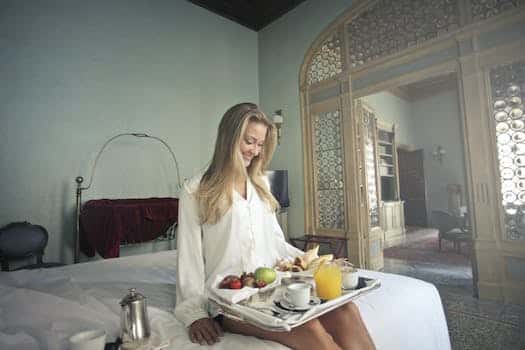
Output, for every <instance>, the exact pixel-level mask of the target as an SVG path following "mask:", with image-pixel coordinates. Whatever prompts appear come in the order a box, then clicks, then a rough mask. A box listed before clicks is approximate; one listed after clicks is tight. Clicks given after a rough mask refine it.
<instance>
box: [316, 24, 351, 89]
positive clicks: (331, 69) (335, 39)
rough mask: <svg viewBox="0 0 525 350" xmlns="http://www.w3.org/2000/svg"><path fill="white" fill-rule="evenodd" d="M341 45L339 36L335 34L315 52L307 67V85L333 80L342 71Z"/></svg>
mask: <svg viewBox="0 0 525 350" xmlns="http://www.w3.org/2000/svg"><path fill="white" fill-rule="evenodd" d="M341 43H342V40H341V35H340V34H339V33H335V34H334V35H332V36H331V37H330V38H328V39H327V40H326V41H325V42H324V43H323V44H322V45H321V47H320V48H319V49H318V50H317V51H316V53H315V54H314V55H313V57H312V61H311V62H310V66H309V67H308V72H307V78H308V80H307V82H308V85H311V84H314V83H318V82H320V81H324V80H327V79H330V78H333V77H334V76H336V75H337V74H339V73H341V72H342V71H343V59H342V55H341V52H342V49H341V45H342V44H341Z"/></svg>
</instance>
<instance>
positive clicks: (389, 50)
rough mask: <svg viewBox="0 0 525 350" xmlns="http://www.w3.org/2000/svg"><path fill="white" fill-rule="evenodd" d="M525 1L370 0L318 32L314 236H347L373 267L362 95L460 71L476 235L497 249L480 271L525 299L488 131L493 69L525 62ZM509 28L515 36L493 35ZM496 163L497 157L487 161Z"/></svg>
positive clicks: (306, 155) (312, 62) (308, 167)
mask: <svg viewBox="0 0 525 350" xmlns="http://www.w3.org/2000/svg"><path fill="white" fill-rule="evenodd" d="M523 5H524V2H523V1H515V0H498V1H496V0H488V1H487V0H396V1H393V0H362V1H357V2H355V3H354V4H352V6H351V7H350V8H349V9H348V10H347V11H345V12H344V13H343V14H342V15H340V16H339V17H338V18H336V19H335V20H334V21H333V22H332V23H331V24H329V25H328V26H327V28H326V29H325V30H324V31H323V32H322V33H320V34H319V36H318V37H317V38H316V39H315V40H314V42H313V43H312V45H311V46H310V48H309V49H308V51H307V52H306V54H305V57H304V60H303V63H302V65H301V68H300V72H299V74H300V75H299V90H300V103H301V106H300V107H301V108H300V110H301V124H302V139H303V145H304V152H303V167H304V174H305V180H304V181H305V183H304V192H305V213H304V218H305V230H306V233H307V234H314V235H331V236H340V237H345V238H347V240H348V252H349V257H350V259H351V260H352V262H353V263H355V264H357V265H358V266H361V267H367V268H374V263H373V261H378V260H375V258H374V256H375V254H379V252H380V254H381V256H382V246H381V242H379V244H376V245H374V244H373V242H372V241H371V233H370V228H371V226H370V220H371V219H370V217H369V203H368V202H367V198H366V197H367V195H366V191H367V184H366V181H367V177H366V172H365V170H364V168H365V167H366V164H365V162H364V160H363V158H364V157H363V153H364V147H363V139H364V138H365V135H364V132H365V131H364V130H365V129H363V125H364V124H366V123H365V121H364V120H359V118H358V116H362V115H363V114H362V106H360V105H359V104H356V103H354V99H356V98H359V97H362V96H366V95H368V94H370V93H373V92H377V91H381V90H385V89H388V88H391V87H395V86H396V85H397V84H400V83H409V82H414V81H417V80H421V79H422V78H429V77H432V76H437V75H441V74H443V73H448V72H450V73H456V74H457V75H458V79H459V82H458V91H459V94H460V104H461V113H462V114H463V117H464V120H462V126H463V137H464V139H465V141H464V148H465V157H466V167H467V182H468V187H469V193H468V198H469V211H470V212H471V213H473V214H475V215H474V216H473V217H472V221H473V226H474V227H473V229H474V230H475V231H476V235H477V237H476V238H478V237H481V238H480V239H479V241H478V240H477V239H476V242H475V246H476V254H477V253H478V251H483V252H490V254H489V253H486V254H485V253H483V254H485V255H483V258H482V259H481V261H478V262H477V266H473V268H474V269H473V270H474V271H475V273H477V272H478V271H479V286H480V290H481V291H482V292H481V293H482V294H485V295H486V296H488V297H493V298H499V299H504V298H507V299H508V300H518V301H523V297H519V296H517V295H518V293H517V292H516V291H518V290H519V291H520V292H521V291H525V288H523V287H522V286H523V283H525V281H517V282H516V281H515V280H512V278H517V277H510V273H511V272H509V271H514V270H516V266H518V264H522V265H523V266H524V267H525V236H523V239H521V238H520V242H519V244H521V245H520V247H521V248H519V249H518V248H516V241H517V240H516V239H515V240H514V241H510V240H509V238H508V237H509V234H508V233H505V232H503V231H502V229H500V227H499V226H500V223H501V222H502V220H504V218H502V217H500V216H502V215H500V214H501V213H500V209H499V208H498V207H495V206H496V205H497V204H498V203H501V193H500V189H499V188H498V183H499V179H498V178H497V174H499V169H498V166H497V159H498V154H497V151H495V149H496V147H495V142H496V139H495V137H493V136H494V135H493V133H494V132H493V131H490V130H489V129H488V126H489V125H492V124H490V123H489V122H488V121H487V120H490V119H487V120H485V119H482V118H490V116H489V115H490V113H489V110H490V108H491V106H490V98H491V96H490V95H488V91H490V74H489V73H490V71H491V69H492V68H493V67H494V66H496V65H498V64H499V65H501V64H509V63H512V62H514V61H515V60H516V59H522V60H525V48H524V45H523V37H522V35H520V34H519V33H520V29H519V28H520V25H522V24H523V23H525V11H524V6H523ZM512 28H518V29H512ZM521 28H522V27H521ZM504 31H509V36H508V38H503V39H502V40H501V41H498V40H494V38H495V37H497V36H498V35H501V33H502V32H504ZM408 68H410V70H409V69H408ZM480 98H485V99H486V100H488V101H489V102H488V103H487V105H486V106H483V105H480V103H479V102H480ZM359 110H361V114H360V113H359V112H358V111H359ZM469 135H477V136H479V137H478V138H473V137H472V136H470V137H469ZM334 140H335V141H334ZM483 140H485V142H483ZM486 140H491V142H486ZM491 147H492V148H491ZM495 160H496V161H495ZM487 164H496V165H494V167H493V168H490V169H488V168H487ZM476 225H477V227H476ZM501 226H502V227H504V225H501ZM511 237H514V236H512V235H511ZM520 237H521V236H520ZM503 247H506V248H503ZM518 251H519V253H518ZM516 256H519V257H520V258H519V259H521V260H519V263H518V262H517V261H518V260H516V259H517V258H516ZM504 261H505V262H504ZM494 266H497V268H494ZM509 266H510V267H509ZM520 266H521V265H520ZM375 267H377V266H375ZM495 271H499V272H498V273H496V272H495ZM476 278H477V277H476V276H475V279H476ZM518 286H521V287H518ZM522 294H523V295H525V293H522ZM520 295H521V294H520ZM520 298H521V299H520ZM523 302H525V301H523Z"/></svg>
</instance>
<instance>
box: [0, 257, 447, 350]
mask: <svg viewBox="0 0 525 350" xmlns="http://www.w3.org/2000/svg"><path fill="white" fill-rule="evenodd" d="M176 256H177V252H176V250H171V251H163V252H156V253H149V254H143V255H134V256H128V257H121V258H114V259H106V260H98V261H93V262H86V263H80V264H74V265H67V266H63V267H59V268H53V269H41V270H19V271H15V272H3V273H0V349H64V350H65V349H67V348H68V344H67V339H68V337H69V336H70V335H72V334H74V333H76V332H79V331H82V330H85V329H93V328H96V329H104V330H106V332H107V333H108V341H113V340H115V339H116V338H117V336H118V335H119V330H120V306H119V304H118V302H119V301H120V300H121V299H122V297H123V296H124V295H125V294H126V292H127V289H128V288H131V287H135V288H137V290H138V291H140V292H141V293H143V294H144V295H145V296H146V297H147V298H148V299H147V300H148V313H149V318H150V322H151V328H152V340H153V343H157V344H162V343H165V342H167V343H168V347H167V348H168V349H203V347H201V346H200V345H197V344H192V343H191V342H190V340H189V338H188V336H187V331H186V329H185V327H184V326H183V325H182V324H181V323H179V322H178V321H177V319H175V318H174V316H173V312H172V311H173V308H174V305H175V281H176V279H175V271H176V260H177V259H176ZM361 275H363V276H365V277H371V278H379V279H380V280H381V287H380V288H378V289H376V290H373V291H371V292H370V293H368V294H366V295H364V296H361V297H360V298H359V299H357V300H356V305H357V306H358V307H359V309H360V310H361V314H362V317H363V319H364V321H365V323H366V325H367V327H368V330H369V332H370V334H371V336H372V338H373V339H374V342H375V344H376V347H377V349H385V350H386V349H389V350H390V349H392V350H394V349H399V350H401V349H403V350H406V349H418V350H421V349H435V350H438V349H439V350H447V349H450V341H449V335H448V330H447V324H446V320H445V315H444V312H443V307H442V304H441V299H440V296H439V294H438V292H437V289H436V288H435V287H434V286H433V285H432V284H429V283H426V282H423V281H420V280H417V279H413V278H409V277H404V276H399V275H393V274H386V273H380V272H375V271H368V270H361ZM244 348H250V349H251V350H258V349H286V348H285V347H284V346H282V345H280V344H276V343H273V342H269V341H263V340H259V339H256V338H253V337H245V336H240V335H234V334H226V335H225V336H224V337H223V338H222V340H221V342H220V343H218V344H216V345H214V346H212V347H210V349H244Z"/></svg>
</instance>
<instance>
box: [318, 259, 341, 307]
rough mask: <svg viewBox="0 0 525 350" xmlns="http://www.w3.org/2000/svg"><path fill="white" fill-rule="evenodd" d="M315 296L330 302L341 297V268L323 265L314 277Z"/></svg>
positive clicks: (327, 264) (332, 264)
mask: <svg viewBox="0 0 525 350" xmlns="http://www.w3.org/2000/svg"><path fill="white" fill-rule="evenodd" d="M314 279H315V286H316V289H317V296H318V297H319V298H321V299H325V300H330V299H334V298H337V297H338V296H340V295H341V283H342V282H341V281H342V276H341V268H340V267H339V266H338V265H337V264H335V263H324V264H323V265H321V266H320V267H319V269H318V270H317V272H316V273H315V275H314Z"/></svg>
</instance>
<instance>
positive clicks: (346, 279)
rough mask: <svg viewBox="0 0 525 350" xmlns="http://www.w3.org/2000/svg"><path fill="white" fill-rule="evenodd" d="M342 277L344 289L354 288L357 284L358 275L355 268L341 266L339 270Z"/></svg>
mask: <svg viewBox="0 0 525 350" xmlns="http://www.w3.org/2000/svg"><path fill="white" fill-rule="evenodd" d="M341 274H342V277H343V288H344V289H355V288H356V287H357V285H358V284H359V275H358V274H357V270H355V269H352V268H343V269H342V271H341Z"/></svg>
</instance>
